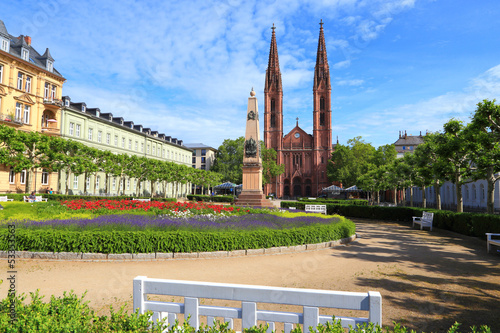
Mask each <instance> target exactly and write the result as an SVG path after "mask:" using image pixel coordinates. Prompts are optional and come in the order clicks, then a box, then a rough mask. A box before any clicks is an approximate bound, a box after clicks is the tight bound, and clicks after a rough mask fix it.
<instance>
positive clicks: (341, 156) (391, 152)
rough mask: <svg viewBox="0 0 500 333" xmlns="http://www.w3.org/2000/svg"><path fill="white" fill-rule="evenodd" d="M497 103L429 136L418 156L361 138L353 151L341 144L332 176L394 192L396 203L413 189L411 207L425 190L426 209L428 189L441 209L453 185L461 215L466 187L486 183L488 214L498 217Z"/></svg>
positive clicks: (483, 106)
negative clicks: (400, 193)
mask: <svg viewBox="0 0 500 333" xmlns="http://www.w3.org/2000/svg"><path fill="white" fill-rule="evenodd" d="M495 102H496V101H495V100H493V101H489V100H484V101H483V102H480V103H478V104H477V109H476V111H475V112H474V113H473V114H472V116H471V121H470V122H469V123H468V124H464V123H463V122H461V121H459V120H456V119H451V120H450V121H448V122H447V123H446V124H444V126H443V131H442V132H438V133H429V134H427V135H426V136H425V137H424V138H423V139H424V144H422V145H419V146H418V147H417V148H416V149H415V152H414V154H405V155H404V157H403V158H401V159H397V158H396V151H395V149H394V146H393V145H386V146H382V147H379V148H378V149H375V148H373V147H372V146H371V145H370V144H367V143H365V142H364V141H362V140H361V138H359V137H358V138H355V139H352V140H349V141H348V146H343V145H338V146H337V149H336V151H335V152H334V153H333V154H332V162H333V163H331V164H330V165H329V168H328V177H329V179H330V180H331V181H340V182H342V183H344V184H345V185H346V186H351V185H354V184H356V185H358V186H360V187H362V188H363V189H365V190H368V191H373V192H375V193H378V191H381V190H392V191H393V192H394V195H393V198H394V200H396V191H397V189H405V188H409V189H410V202H411V204H412V203H413V202H412V201H413V196H412V188H413V187H414V186H417V187H421V188H422V193H423V196H424V197H423V206H424V207H425V206H426V198H425V189H426V187H429V186H434V189H435V193H436V204H437V208H438V209H441V197H440V187H441V185H442V184H443V183H444V182H445V181H450V182H452V183H454V184H455V185H456V188H457V191H456V201H457V211H458V212H462V211H463V197H462V185H464V184H466V183H469V182H472V181H476V180H479V179H486V180H487V183H488V186H487V211H488V213H493V211H494V188H495V182H496V181H497V180H498V179H500V174H499V172H500V105H497V104H495Z"/></svg>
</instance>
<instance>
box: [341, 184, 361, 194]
mask: <svg viewBox="0 0 500 333" xmlns="http://www.w3.org/2000/svg"><path fill="white" fill-rule="evenodd" d="M344 191H345V192H361V191H363V190H362V189H360V188H359V187H357V186H356V185H353V186H351V187H348V188H346V189H344Z"/></svg>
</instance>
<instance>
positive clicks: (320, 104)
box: [319, 97, 325, 111]
mask: <svg viewBox="0 0 500 333" xmlns="http://www.w3.org/2000/svg"><path fill="white" fill-rule="evenodd" d="M319 109H320V110H321V111H324V110H325V98H324V97H321V98H320V100H319Z"/></svg>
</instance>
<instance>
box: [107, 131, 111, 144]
mask: <svg viewBox="0 0 500 333" xmlns="http://www.w3.org/2000/svg"><path fill="white" fill-rule="evenodd" d="M106 144H108V145H109V144H111V134H109V133H106Z"/></svg>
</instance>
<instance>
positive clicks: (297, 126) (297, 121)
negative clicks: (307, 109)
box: [296, 117, 299, 127]
mask: <svg viewBox="0 0 500 333" xmlns="http://www.w3.org/2000/svg"><path fill="white" fill-rule="evenodd" d="M296 119H297V127H299V117H297V118H296Z"/></svg>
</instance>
